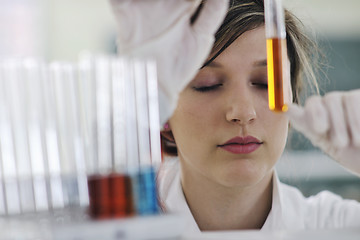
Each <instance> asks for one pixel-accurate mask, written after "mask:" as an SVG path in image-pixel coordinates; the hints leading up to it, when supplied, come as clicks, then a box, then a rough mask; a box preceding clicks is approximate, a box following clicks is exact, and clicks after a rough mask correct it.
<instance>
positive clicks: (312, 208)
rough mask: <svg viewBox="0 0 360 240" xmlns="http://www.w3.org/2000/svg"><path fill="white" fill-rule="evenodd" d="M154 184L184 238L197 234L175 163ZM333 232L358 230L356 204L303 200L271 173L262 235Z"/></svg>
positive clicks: (322, 197) (325, 195) (321, 197)
mask: <svg viewBox="0 0 360 240" xmlns="http://www.w3.org/2000/svg"><path fill="white" fill-rule="evenodd" d="M158 183H159V196H160V200H161V201H162V204H163V207H164V209H166V211H167V212H175V213H180V214H182V215H183V216H184V218H185V221H186V229H185V234H193V233H199V232H200V229H199V227H198V226H197V224H196V222H195V220H194V218H193V216H192V214H191V211H190V209H189V207H188V205H187V203H186V200H185V197H184V194H183V191H182V187H181V182H180V167H179V163H178V160H177V159H174V160H171V161H169V162H166V163H165V164H164V165H163V166H162V167H161V169H160V171H159V176H158ZM337 228H360V203H359V202H357V201H354V200H345V199H342V198H341V197H339V196H337V195H335V194H333V193H331V192H328V191H323V192H321V193H319V194H317V195H315V196H311V197H309V198H305V197H304V196H303V195H302V194H301V192H300V191H299V190H298V189H296V188H294V187H292V186H289V185H286V184H284V183H281V182H280V181H279V178H278V176H277V174H276V172H275V173H274V177H273V199H272V208H271V211H270V213H269V215H268V217H267V219H266V221H265V224H264V225H263V227H262V229H261V230H262V231H264V230H287V231H289V230H290V231H292V230H310V229H337Z"/></svg>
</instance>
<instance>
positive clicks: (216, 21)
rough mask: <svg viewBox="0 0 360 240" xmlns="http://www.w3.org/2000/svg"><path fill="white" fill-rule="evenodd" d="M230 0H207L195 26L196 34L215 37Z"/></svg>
mask: <svg viewBox="0 0 360 240" xmlns="http://www.w3.org/2000/svg"><path fill="white" fill-rule="evenodd" d="M228 7H229V0H206V1H205V2H204V5H203V7H202V9H201V11H200V13H199V16H198V17H197V18H196V20H195V22H194V24H193V30H194V32H196V33H198V34H206V35H209V34H210V35H213V34H215V32H216V31H217V29H218V28H219V27H220V25H221V23H222V21H223V20H224V17H225V15H226V12H227V9H228Z"/></svg>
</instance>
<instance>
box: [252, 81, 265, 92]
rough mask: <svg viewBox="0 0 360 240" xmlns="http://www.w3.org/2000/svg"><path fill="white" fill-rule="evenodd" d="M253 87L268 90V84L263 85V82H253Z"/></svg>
mask: <svg viewBox="0 0 360 240" xmlns="http://www.w3.org/2000/svg"><path fill="white" fill-rule="evenodd" d="M251 85H252V86H255V87H257V88H259V89H264V90H265V89H268V84H267V83H262V82H253V83H251Z"/></svg>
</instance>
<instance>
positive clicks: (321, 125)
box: [305, 96, 330, 135]
mask: <svg viewBox="0 0 360 240" xmlns="http://www.w3.org/2000/svg"><path fill="white" fill-rule="evenodd" d="M305 115H306V121H307V123H308V125H309V128H310V130H312V131H313V132H314V133H315V134H317V135H323V134H326V132H327V131H328V130H329V128H330V123H329V117H328V113H327V110H326V108H325V106H324V104H323V101H322V99H321V96H312V97H310V98H309V99H308V100H307V101H306V104H305Z"/></svg>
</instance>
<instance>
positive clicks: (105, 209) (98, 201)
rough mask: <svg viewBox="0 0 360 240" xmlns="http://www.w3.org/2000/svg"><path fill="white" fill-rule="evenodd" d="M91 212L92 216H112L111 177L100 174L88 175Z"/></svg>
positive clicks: (101, 217)
mask: <svg viewBox="0 0 360 240" xmlns="http://www.w3.org/2000/svg"><path fill="white" fill-rule="evenodd" d="M88 188H89V200H90V207H89V214H90V216H91V217H92V218H96V219H106V218H109V217H110V216H111V211H110V191H109V190H110V189H109V179H108V178H106V177H102V176H99V175H94V176H90V177H88Z"/></svg>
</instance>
